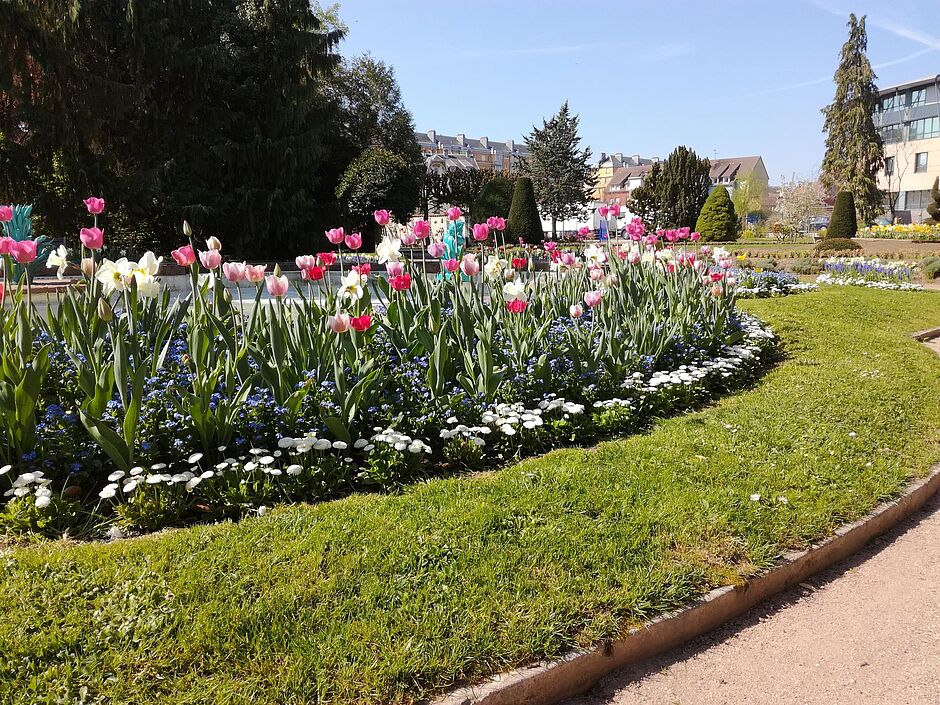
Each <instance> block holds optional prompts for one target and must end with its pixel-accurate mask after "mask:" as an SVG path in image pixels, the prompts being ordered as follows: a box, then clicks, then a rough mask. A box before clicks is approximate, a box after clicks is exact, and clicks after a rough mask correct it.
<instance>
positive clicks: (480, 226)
mask: <svg viewBox="0 0 940 705" xmlns="http://www.w3.org/2000/svg"><path fill="white" fill-rule="evenodd" d="M489 236H490V226H489V225H487V224H486V223H477V224H476V225H474V226H473V239H474V240H476V241H477V242H482V241H483V240H485V239H486V238H488V237H489Z"/></svg>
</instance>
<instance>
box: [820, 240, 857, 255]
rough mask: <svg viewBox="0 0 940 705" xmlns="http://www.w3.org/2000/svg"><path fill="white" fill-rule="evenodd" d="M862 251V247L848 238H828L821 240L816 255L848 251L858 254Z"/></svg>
mask: <svg viewBox="0 0 940 705" xmlns="http://www.w3.org/2000/svg"><path fill="white" fill-rule="evenodd" d="M861 249H862V246H861V245H859V244H858V243H857V242H855V240H850V239H849V238H847V237H827V238H826V239H825V240H820V241H819V242H817V243H816V254H819V253H820V252H843V251H846V250H852V251H854V252H858V251H859V250H861Z"/></svg>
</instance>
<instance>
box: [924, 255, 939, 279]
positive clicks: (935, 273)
mask: <svg viewBox="0 0 940 705" xmlns="http://www.w3.org/2000/svg"><path fill="white" fill-rule="evenodd" d="M920 269H921V271H922V272H923V273H924V278H926V279H937V278H940V257H924V259H923V261H922V262H921V263H920Z"/></svg>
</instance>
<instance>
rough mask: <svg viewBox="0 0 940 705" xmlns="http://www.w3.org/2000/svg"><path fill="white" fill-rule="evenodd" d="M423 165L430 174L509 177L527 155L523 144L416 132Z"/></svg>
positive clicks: (459, 135) (461, 135)
mask: <svg viewBox="0 0 940 705" xmlns="http://www.w3.org/2000/svg"><path fill="white" fill-rule="evenodd" d="M415 139H416V140H417V142H418V146H419V147H421V153H422V154H423V155H424V159H425V163H426V164H427V165H428V169H429V170H432V171H451V170H454V169H493V170H495V171H502V172H506V173H509V172H510V171H511V170H512V168H513V166H514V165H515V164H517V163H518V162H519V160H520V159H522V158H524V157H526V156H527V155H528V154H529V150H528V148H527V147H526V145H525V143H517V142H516V141H515V140H511V139H510V140H506V141H505V142H497V141H495V140H491V139H490V138H489V137H481V138H479V139H473V138H472V137H467V136H466V135H465V134H463V133H459V134H457V135H454V136H453V137H451V136H450V135H442V134H440V133H438V132H437V131H436V130H428V131H427V132H416V133H415Z"/></svg>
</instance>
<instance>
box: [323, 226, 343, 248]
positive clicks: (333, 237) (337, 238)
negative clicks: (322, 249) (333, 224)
mask: <svg viewBox="0 0 940 705" xmlns="http://www.w3.org/2000/svg"><path fill="white" fill-rule="evenodd" d="M345 237H346V233H345V232H344V231H343V229H342V228H332V229H331V230H327V231H326V239H327V240H329V241H330V242H332V243H333V244H334V245H338V244H340V243H341V242H342V241H343V239H344V238H345Z"/></svg>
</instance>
